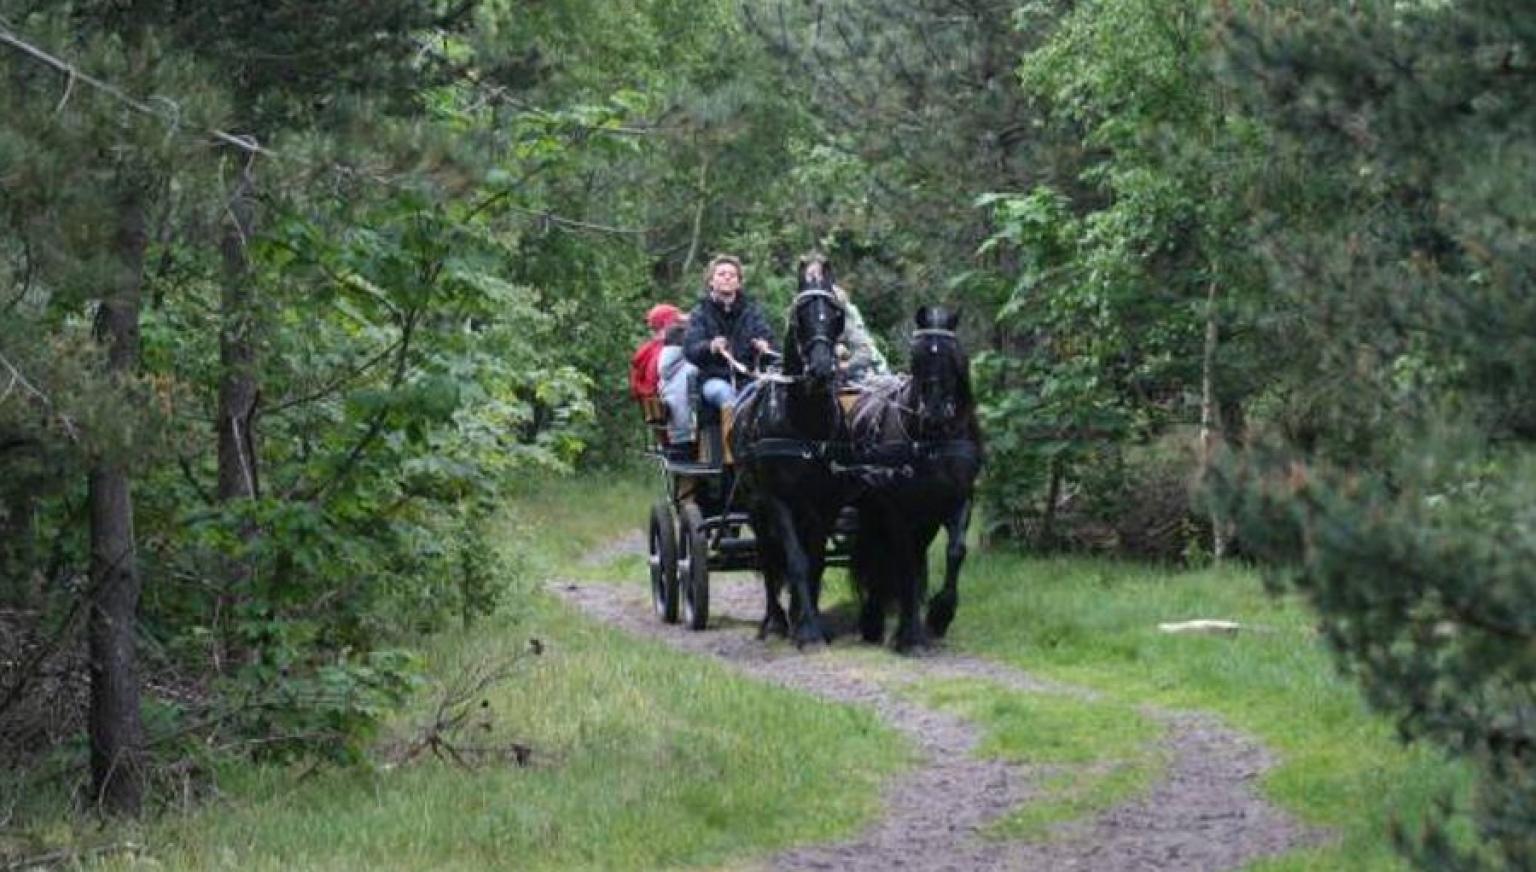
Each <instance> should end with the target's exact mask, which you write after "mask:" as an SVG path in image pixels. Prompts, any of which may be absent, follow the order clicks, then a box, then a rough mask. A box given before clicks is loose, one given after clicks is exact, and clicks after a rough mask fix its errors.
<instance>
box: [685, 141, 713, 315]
mask: <svg viewBox="0 0 1536 872" xmlns="http://www.w3.org/2000/svg"><path fill="white" fill-rule="evenodd" d="M708 206H709V155H705V156H704V160H703V162H702V163H700V164H699V200H698V202H697V203H696V204H694V207H693V232H692V233H691V234H690V236H689V238H688V256H687V257H685V258H683V281H684V282H685V283H686V282H689V281H692V277H691V276H690V275H689V273H690V272H692V271H693V263H694V261H695V260H697V259H698V256H699V242H700V241H701V239H702V238H703V236H704V210H705V209H706V208H707V207H708ZM685 287H686V285H685Z"/></svg>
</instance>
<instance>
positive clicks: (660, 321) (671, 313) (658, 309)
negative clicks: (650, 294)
mask: <svg viewBox="0 0 1536 872" xmlns="http://www.w3.org/2000/svg"><path fill="white" fill-rule="evenodd" d="M682 316H683V312H682V310H681V309H679V308H677V307H676V306H674V305H672V304H671V303H657V304H656V305H654V306H652V307H651V311H649V312H646V313H645V326H647V327H649V328H651V329H652V330H665V329H666V328H668V327H670V326H672V322H673V321H676V320H677V319H678V318H681V317H682Z"/></svg>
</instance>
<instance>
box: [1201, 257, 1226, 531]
mask: <svg viewBox="0 0 1536 872" xmlns="http://www.w3.org/2000/svg"><path fill="white" fill-rule="evenodd" d="M1218 339H1219V336H1218V332H1217V325H1216V283H1215V282H1211V285H1210V289H1209V291H1208V292H1207V294H1206V298H1205V349H1204V353H1203V354H1202V355H1201V365H1200V481H1201V482H1204V481H1205V480H1206V476H1207V475H1209V474H1210V469H1211V459H1212V457H1213V456H1214V455H1215V453H1216V449H1217V447H1218V445H1219V444H1220V442H1221V407H1220V406H1219V405H1218V404H1217V401H1216V376H1215V366H1216V346H1217V342H1218ZM1211 554H1212V555H1213V556H1214V557H1215V558H1216V559H1217V560H1221V559H1223V558H1225V557H1226V556H1227V528H1226V522H1225V521H1224V520H1223V519H1222V518H1221V516H1220V515H1219V514H1218V513H1217V512H1216V511H1215V510H1214V509H1213V510H1212V511H1211Z"/></svg>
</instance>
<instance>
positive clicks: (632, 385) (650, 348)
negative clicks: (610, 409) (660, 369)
mask: <svg viewBox="0 0 1536 872" xmlns="http://www.w3.org/2000/svg"><path fill="white" fill-rule="evenodd" d="M661 346H662V341H661V340H660V339H651V340H648V341H646V342H644V343H642V344H641V346H640V347H639V348H636V349H635V356H634V357H631V358H630V359H629V394H630V396H632V397H634V398H635V399H639V398H641V397H652V396H655V395H656V383H657V374H656V362H657V358H659V357H661Z"/></svg>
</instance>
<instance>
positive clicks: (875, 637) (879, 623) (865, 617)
mask: <svg viewBox="0 0 1536 872" xmlns="http://www.w3.org/2000/svg"><path fill="white" fill-rule="evenodd" d="M859 635H860V636H862V637H863V638H864V641H866V642H868V643H869V644H871V645H878V644H880V643H881V642H884V641H885V615H883V614H881V613H880V612H879V610H878V609H877V610H874V611H871V610H870V609H865V610H864V612H863V614H861V615H859Z"/></svg>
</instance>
